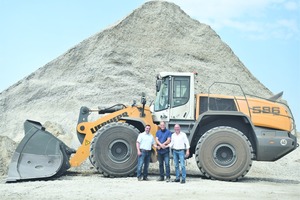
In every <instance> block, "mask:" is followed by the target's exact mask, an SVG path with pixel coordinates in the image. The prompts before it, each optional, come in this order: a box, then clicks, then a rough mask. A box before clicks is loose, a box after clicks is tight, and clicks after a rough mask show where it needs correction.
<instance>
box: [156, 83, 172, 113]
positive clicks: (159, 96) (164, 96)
mask: <svg viewBox="0 0 300 200" xmlns="http://www.w3.org/2000/svg"><path fill="white" fill-rule="evenodd" d="M168 105H169V78H168V77H165V78H163V79H162V84H161V86H160V90H159V91H158V92H157V93H156V99H155V102H154V110H155V111H159V110H164V109H167V108H168Z"/></svg>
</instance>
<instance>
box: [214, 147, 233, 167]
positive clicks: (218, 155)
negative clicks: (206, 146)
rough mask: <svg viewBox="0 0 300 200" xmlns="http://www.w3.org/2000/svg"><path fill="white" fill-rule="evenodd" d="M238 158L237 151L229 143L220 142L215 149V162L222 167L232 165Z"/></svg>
mask: <svg viewBox="0 0 300 200" xmlns="http://www.w3.org/2000/svg"><path fill="white" fill-rule="evenodd" d="M236 160H237V157H236V151H235V149H234V147H233V146H231V145H229V144H220V145H218V146H217V147H216V148H215V149H214V162H215V163H216V164H217V165H218V166H220V167H230V166H232V165H233V164H234V163H235V162H236Z"/></svg>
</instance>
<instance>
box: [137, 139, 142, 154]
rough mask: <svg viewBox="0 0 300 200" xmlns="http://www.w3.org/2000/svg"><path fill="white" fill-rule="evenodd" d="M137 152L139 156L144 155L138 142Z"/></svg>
mask: <svg viewBox="0 0 300 200" xmlns="http://www.w3.org/2000/svg"><path fill="white" fill-rule="evenodd" d="M136 150H137V154H138V156H140V155H142V152H141V150H140V143H139V142H138V141H137V142H136Z"/></svg>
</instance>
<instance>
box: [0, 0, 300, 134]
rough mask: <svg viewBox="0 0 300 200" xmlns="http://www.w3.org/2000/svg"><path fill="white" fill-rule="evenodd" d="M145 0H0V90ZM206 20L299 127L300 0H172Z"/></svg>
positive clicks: (203, 20)
mask: <svg viewBox="0 0 300 200" xmlns="http://www.w3.org/2000/svg"><path fill="white" fill-rule="evenodd" d="M144 2H145V1H144V0H127V1H125V0H114V1H109V0H103V1H97V0H85V1H83V0H72V1H67V0H65V1H62V0H44V1H40V0H26V1H23V0H0V26H1V31H0V92H1V91H3V90H5V89H7V88H8V87H9V86H11V85H13V84H14V83H16V82H18V81H19V80H20V79H22V78H24V77H26V76H28V75H30V74H31V73H32V72H34V71H35V70H37V69H38V68H40V67H42V66H44V65H45V64H47V63H48V62H50V61H51V60H53V59H55V58H56V57H58V56H60V55H61V54H63V53H65V52H66V51H67V50H68V49H70V48H71V47H73V46H75V45H76V44H78V43H79V42H81V41H82V40H84V39H86V38H88V37H90V36H92V35H94V34H96V33H98V32H100V31H102V30H104V29H105V28H107V27H109V26H111V25H113V24H115V23H116V22H118V21H119V20H122V19H123V18H124V17H126V16H127V15H128V14H130V13H131V12H132V11H133V10H134V9H136V8H138V7H140V6H141V5H142V4H143V3H144ZM171 2H174V3H176V4H177V5H179V6H180V7H181V8H182V9H183V10H184V11H185V12H186V13H187V14H188V15H190V16H191V17H192V18H194V19H196V20H198V21H200V22H201V23H205V24H208V25H210V26H211V27H212V28H213V29H214V30H215V31H216V33H217V34H218V35H219V36H220V37H221V39H222V40H223V41H224V42H225V43H227V44H228V45H229V46H230V48H231V49H232V50H233V52H234V53H235V55H237V56H238V57H239V59H240V60H241V61H242V63H243V64H244V65H245V66H246V67H247V68H248V69H249V70H250V72H251V73H252V74H253V75H254V76H255V77H256V78H257V79H258V80H259V81H260V82H261V83H262V84H264V85H265V86H266V87H267V88H269V89H270V90H271V91H272V92H273V93H274V94H276V93H279V92H281V91H284V95H283V98H284V99H285V100H287V101H288V104H289V106H290V107H291V109H292V112H293V114H294V117H295V119H296V124H297V126H298V130H300V101H299V99H300V1H299V0H251V1H244V0H209V1H208V0H172V1H171Z"/></svg>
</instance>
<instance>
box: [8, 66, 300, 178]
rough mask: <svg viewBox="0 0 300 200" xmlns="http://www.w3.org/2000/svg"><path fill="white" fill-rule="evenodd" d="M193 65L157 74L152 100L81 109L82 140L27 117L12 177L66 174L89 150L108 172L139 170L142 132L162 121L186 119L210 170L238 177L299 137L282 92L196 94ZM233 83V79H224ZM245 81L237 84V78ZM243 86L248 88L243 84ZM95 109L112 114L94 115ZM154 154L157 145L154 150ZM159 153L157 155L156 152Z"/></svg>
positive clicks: (195, 151)
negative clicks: (74, 141)
mask: <svg viewBox="0 0 300 200" xmlns="http://www.w3.org/2000/svg"><path fill="white" fill-rule="evenodd" d="M194 76H195V75H194V73H168V72H162V73H160V74H159V75H158V76H157V80H156V98H155V100H154V103H153V105H151V106H146V98H145V97H144V96H142V99H141V104H140V105H137V104H136V103H134V104H133V105H131V106H125V105H123V104H117V105H114V106H112V107H109V108H104V109H96V110H92V109H89V108H87V107H82V108H81V109H80V113H79V118H78V124H77V136H78V139H79V141H80V143H81V146H80V147H79V148H78V149H77V150H73V149H71V148H69V147H68V146H67V145H66V144H64V143H63V142H62V141H60V140H59V139H57V138H56V137H54V136H53V135H52V134H51V133H49V132H48V131H47V130H45V128H44V127H43V126H42V125H41V124H40V123H39V122H35V121H30V120H26V121H25V123H24V129H25V137H24V138H23V140H22V141H21V142H20V144H19V145H18V147H17V149H16V151H15V153H14V155H13V157H12V161H11V164H10V166H9V172H8V177H7V182H14V181H18V180H28V179H45V178H51V177H55V176H60V175H62V174H63V173H64V172H66V170H68V169H69V168H70V167H76V166H79V165H80V164H81V163H82V162H84V161H85V160H86V159H87V158H89V159H90V161H91V163H92V165H93V166H94V167H95V168H96V169H97V170H98V171H99V172H100V173H102V174H103V175H104V176H109V177H121V176H132V175H134V173H135V171H136V165H137V150H136V147H135V143H136V139H137V136H138V134H139V133H140V132H143V131H144V126H145V125H146V124H149V125H151V127H152V128H151V134H152V135H153V136H155V133H156V131H157V130H158V125H157V124H159V121H165V122H166V124H167V128H168V129H170V130H171V131H173V130H174V125H175V124H179V125H180V126H181V130H182V131H184V132H185V133H186V134H187V135H188V138H189V142H190V145H191V148H190V157H192V156H193V155H194V157H195V159H196V163H197V165H198V167H199V169H200V171H201V172H202V173H203V174H204V175H205V176H206V177H208V178H212V179H217V180H225V181H235V180H238V179H240V178H242V177H244V176H245V175H246V173H247V172H248V171H249V169H250V167H251V164H252V161H253V160H255V161H276V160H278V159H280V158H281V157H283V156H285V155H286V154H288V153H289V152H291V151H293V150H294V149H296V148H297V147H298V146H299V145H298V144H297V139H296V137H295V133H296V129H295V122H294V119H293V116H292V113H291V111H290V109H289V107H288V106H287V105H286V104H283V103H280V102H278V101H277V100H278V99H279V98H280V97H281V95H282V94H278V95H275V96H273V97H271V98H269V99H262V98H258V97H253V96H252V97H251V96H249V95H246V94H245V93H244V92H242V95H240V96H229V95H217V94H212V93H211V92H210V88H209V89H208V93H207V94H194ZM223 84H226V83H223ZM233 85H236V86H238V87H240V86H239V85H237V84H233ZM241 91H242V88H241ZM92 112H98V113H99V114H105V115H103V116H101V117H100V118H99V119H97V120H96V121H91V122H90V121H88V116H89V115H90V114H91V113H92ZM153 154H154V155H155V150H153ZM153 160H154V159H153Z"/></svg>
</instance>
